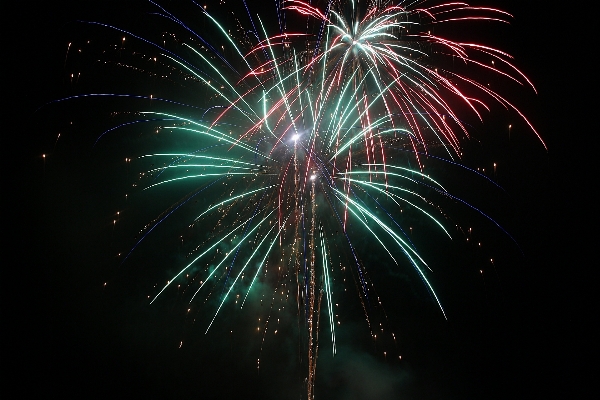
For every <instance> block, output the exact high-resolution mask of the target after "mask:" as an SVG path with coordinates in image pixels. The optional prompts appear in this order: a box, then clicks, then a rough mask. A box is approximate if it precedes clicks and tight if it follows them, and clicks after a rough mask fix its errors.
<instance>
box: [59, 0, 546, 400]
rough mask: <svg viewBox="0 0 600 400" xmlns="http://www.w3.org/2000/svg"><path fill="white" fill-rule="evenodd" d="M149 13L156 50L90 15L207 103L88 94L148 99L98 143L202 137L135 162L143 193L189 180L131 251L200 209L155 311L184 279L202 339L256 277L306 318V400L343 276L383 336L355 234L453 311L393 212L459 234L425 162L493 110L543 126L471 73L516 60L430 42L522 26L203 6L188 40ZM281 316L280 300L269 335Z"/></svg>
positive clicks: (467, 16) (476, 47) (365, 11)
mask: <svg viewBox="0 0 600 400" xmlns="http://www.w3.org/2000/svg"><path fill="white" fill-rule="evenodd" d="M151 3H152V4H153V5H154V6H155V7H156V11H157V14H158V15H159V17H161V18H163V19H164V20H167V21H168V24H169V26H172V27H173V28H174V30H176V31H177V32H178V34H177V35H175V34H172V35H166V36H165V35H164V34H163V37H162V40H151V39H147V38H144V37H142V36H141V35H137V34H135V32H128V31H125V30H123V29H121V28H119V27H113V26H110V25H105V24H101V23H95V22H88V23H89V24H91V25H100V26H102V27H103V28H106V29H109V30H115V31H116V32H118V33H119V34H123V35H125V36H127V37H130V38H132V39H133V40H135V41H137V42H138V43H139V44H140V45H141V46H142V47H144V48H147V49H148V51H149V52H152V53H154V54H155V55H154V56H141V57H138V58H137V59H134V60H133V61H132V62H121V61H119V62H116V63H115V64H116V65H117V66H118V67H119V68H122V69H127V70H133V71H135V72H136V73H138V74H140V75H144V74H146V75H149V76H151V77H152V78H156V77H158V78H160V79H162V80H163V81H167V82H173V83H175V86H177V85H183V86H186V87H193V88H195V90H196V93H197V94H199V95H197V98H196V99H194V100H193V101H184V100H182V99H174V98H173V97H167V96H165V97H164V98H163V97H157V96H152V95H149V96H147V95H140V94H127V95H124V94H116V93H115V94H105V93H98V94H87V95H84V96H86V97H105V96H110V97H117V98H119V97H124V98H125V99H129V101H131V102H132V104H138V103H142V102H143V101H151V104H152V106H151V107H148V108H147V109H143V110H137V111H136V112H132V113H130V114H128V115H127V117H128V119H127V120H126V121H124V122H122V123H121V124H118V125H117V126H114V127H112V128H111V129H109V130H107V131H106V132H104V133H102V134H101V135H100V137H104V136H106V135H108V134H111V135H112V134H114V133H115V132H117V131H119V130H125V129H127V127H130V126H132V125H135V126H144V127H148V128H147V129H148V130H150V131H154V132H155V133H156V134H160V135H172V136H173V137H175V135H179V136H181V137H184V138H186V139H190V140H191V141H192V142H193V143H194V147H193V148H183V149H179V150H178V151H161V152H156V153H148V154H143V155H141V156H139V157H138V158H137V160H138V161H139V162H140V163H142V165H147V164H148V163H152V166H151V167H149V168H148V169H147V170H146V171H144V172H143V173H141V174H140V176H139V180H138V181H137V182H136V186H137V187H141V188H143V192H144V193H148V195H149V196H152V193H153V192H156V191H160V190H163V191H164V190H168V189H166V188H169V187H180V186H181V185H187V187H189V190H188V193H189V194H188V195H187V196H186V197H184V198H182V199H178V200H175V201H174V202H173V205H172V206H171V207H170V208H169V209H168V210H166V211H165V212H164V213H163V214H161V215H160V216H158V217H157V218H155V219H154V220H153V221H151V222H149V223H148V224H147V225H146V226H145V227H144V228H143V229H142V230H141V232H140V235H139V237H140V238H141V239H139V240H138V242H137V243H136V245H135V246H133V248H132V249H131V251H130V252H129V253H128V254H127V255H126V257H124V258H125V259H127V257H129V254H131V253H132V252H133V251H134V250H135V248H136V247H137V246H138V245H139V244H140V243H141V242H142V241H143V240H144V238H146V237H147V235H148V234H149V233H150V232H152V231H153V230H154V229H155V228H156V227H157V226H159V225H160V224H161V223H164V222H166V221H168V220H169V217H170V216H171V215H173V214H174V213H176V212H177V211H178V210H179V209H180V208H182V206H183V205H185V204H187V203H188V202H189V200H190V199H192V198H200V197H202V198H204V199H206V200H207V202H206V203H205V205H204V206H203V208H202V209H198V210H197V212H196V215H195V217H194V218H193V220H191V221H190V223H189V227H190V229H196V230H201V231H202V232H201V234H199V235H198V236H199V237H200V239H198V242H197V243H196V246H195V247H194V248H193V249H192V250H191V251H190V252H189V254H188V255H187V257H188V259H189V260H190V261H188V262H187V263H186V264H185V265H182V266H181V267H180V268H179V269H178V272H177V273H176V274H174V275H173V276H170V277H169V278H168V282H167V283H166V284H165V285H164V286H163V287H160V288H158V290H157V292H156V293H155V295H154V297H153V298H151V303H154V302H156V301H159V299H160V298H161V297H162V296H164V295H165V294H166V293H168V292H169V289H170V288H172V287H173V286H175V285H176V284H180V283H185V284H186V285H188V288H189V289H188V290H187V291H186V293H189V296H188V299H189V301H190V303H191V302H194V301H204V302H207V301H208V299H210V301H212V303H210V304H212V305H213V307H214V308H213V309H212V316H211V317H210V318H209V320H210V321H209V323H208V324H207V325H206V331H207V332H208V331H209V330H210V328H211V326H212V325H213V323H215V322H216V321H218V319H219V315H220V313H221V311H222V310H223V307H224V305H225V304H226V303H235V304H236V305H237V306H238V307H240V308H243V307H244V305H245V303H246V300H247V299H248V296H249V294H250V293H251V292H252V291H253V288H255V287H256V286H257V283H258V282H262V283H265V282H266V283H269V284H270V286H271V287H272V288H273V289H272V291H271V292H270V294H269V296H270V297H271V299H270V303H271V304H273V303H275V302H276V301H282V302H284V303H285V304H289V305H290V307H289V308H291V309H295V312H296V316H297V324H298V326H299V327H300V328H301V329H300V331H301V332H303V333H302V334H301V335H302V338H301V342H302V345H301V347H302V348H303V354H305V356H306V360H304V361H302V362H303V363H305V365H306V367H307V379H306V391H307V397H308V399H309V400H310V399H313V398H314V395H315V393H314V383H315V376H316V361H317V355H318V348H319V343H318V333H319V330H320V328H319V324H320V322H321V319H320V316H321V312H322V310H321V309H322V308H324V310H323V311H324V315H326V317H325V319H324V320H325V323H326V324H327V325H328V326H327V328H326V329H327V330H328V331H329V333H330V337H331V345H332V351H333V354H335V352H336V343H335V340H336V339H335V338H336V334H335V328H336V326H337V325H339V321H336V319H337V314H336V309H335V307H336V306H335V298H336V290H335V283H334V281H335V277H336V276H340V274H346V271H349V272H348V273H349V274H351V276H352V278H353V281H354V282H355V283H356V288H357V290H356V291H357V293H358V296H359V299H360V302H361V304H362V308H363V310H364V313H365V318H366V321H367V324H368V325H369V328H370V329H371V332H374V331H375V330H376V329H377V328H376V327H375V326H373V324H372V321H371V314H372V311H373V309H374V308H377V307H379V299H378V297H377V295H376V291H375V289H374V287H373V286H372V283H371V280H370V278H369V274H370V273H377V272H378V271H376V268H375V267H373V266H369V265H366V264H365V263H363V262H362V261H361V254H360V251H359V249H358V246H357V245H356V243H357V242H361V243H363V242H364V241H367V242H368V243H369V246H368V248H370V249H372V251H378V252H380V253H381V254H382V256H386V257H388V258H389V259H390V260H391V261H393V263H395V264H397V265H401V266H406V265H408V266H410V267H411V268H412V269H414V271H415V273H416V275H417V276H418V277H419V278H420V279H421V280H422V281H423V283H424V285H425V287H426V288H427V290H428V291H429V293H430V294H431V296H432V298H433V299H434V300H435V302H436V303H437V305H438V307H439V309H440V310H441V312H442V313H443V315H444V317H445V312H444V309H443V307H442V303H441V301H440V299H439V298H438V296H437V294H436V293H435V291H434V288H433V285H432V284H431V283H430V281H429V267H428V265H427V263H426V262H425V260H424V257H423V256H422V255H421V254H420V252H419V251H418V250H417V248H416V247H415V246H414V245H413V243H412V242H411V240H410V236H409V235H408V234H407V233H406V230H407V228H408V227H407V226H406V224H405V222H404V221H403V219H402V214H401V212H399V211H402V209H403V208H410V209H412V210H416V211H417V212H418V213H420V215H421V216H422V218H423V219H425V220H427V221H430V225H431V226H432V227H434V228H436V229H439V230H441V231H442V232H444V233H445V234H446V235H448V236H450V234H449V233H448V231H447V229H446V228H445V223H444V222H445V219H446V216H445V214H444V212H443V210H442V207H441V206H440V205H439V204H440V203H441V202H443V201H444V200H446V201H447V200H450V201H460V202H462V200H460V199H457V198H456V197H454V196H452V195H451V194H450V193H448V192H447V190H446V189H445V188H444V186H442V184H441V183H440V182H438V181H437V180H436V179H434V178H432V177H430V176H429V175H428V174H425V173H424V172H423V168H424V164H423V158H424V157H425V156H428V155H430V154H431V155H432V156H433V155H434V154H437V155H438V156H442V157H444V158H447V159H448V160H449V161H450V162H452V163H455V162H456V161H457V160H460V157H461V155H462V145H461V142H462V141H463V140H464V139H462V138H463V137H465V138H468V137H469V131H468V129H467V126H468V125H467V124H466V123H465V122H463V120H464V117H463V116H461V117H459V113H460V114H469V115H471V116H474V117H476V118H478V119H482V118H483V115H484V113H486V112H487V111H488V110H489V103H497V104H500V105H501V106H503V107H504V108H506V109H509V110H511V111H512V112H514V113H515V114H517V115H519V116H520V117H521V118H523V120H524V121H525V123H526V124H528V125H529V126H530V127H531V131H532V132H533V134H534V135H538V133H537V132H536V131H535V129H534V128H533V127H532V125H531V124H530V123H529V122H528V121H527V120H526V119H525V117H524V116H523V114H522V113H521V111H519V110H518V109H517V108H516V107H515V106H514V105H513V104H512V103H511V102H509V101H508V100H507V99H506V98H505V97H503V96H502V95H500V94H499V93H497V92H495V91H493V90H491V89H490V88H489V87H487V86H485V85H483V84H481V83H479V82H478V80H476V79H473V78H471V77H469V75H467V74H465V73H463V72H460V71H462V70H464V69H465V68H462V67H469V68H471V69H473V68H474V69H475V70H477V71H481V72H482V73H493V74H495V75H497V76H498V77H500V78H502V79H506V80H507V81H512V82H516V83H517V84H519V85H522V86H529V87H530V88H533V86H532V84H531V82H530V81H529V80H528V79H527V78H526V77H525V75H523V74H522V73H521V72H520V71H519V70H518V69H517V68H516V67H515V66H514V65H513V64H512V61H511V57H510V55H508V54H507V53H505V52H503V51H500V50H497V49H494V48H492V47H488V46H485V45H483V44H476V43H470V42H458V41H453V40H451V39H448V38H446V37H444V36H442V35H440V34H436V33H435V32H436V31H437V30H440V31H443V27H444V26H446V25H452V26H454V25H459V24H468V23H469V22H470V21H477V20H484V21H489V22H499V23H504V22H507V21H508V19H509V18H510V17H511V16H510V15H509V14H508V13H506V12H504V11H501V10H496V9H492V8H485V7H471V6H469V5H467V4H465V3H439V2H427V1H400V2H391V1H367V2H366V3H360V2H358V1H341V0H340V1H329V2H325V1H323V2H314V3H311V2H302V1H297V0H289V1H281V0H276V1H275V4H276V7H275V8H276V11H277V16H278V18H277V24H276V26H275V27H274V26H273V25H274V24H273V21H270V20H263V18H264V17H263V16H262V15H257V14H255V13H254V11H253V10H252V7H251V5H250V4H247V2H245V1H244V2H243V5H244V10H245V11H247V14H246V15H243V16H240V17H239V18H237V17H236V20H235V21H236V27H237V30H235V32H237V33H236V34H234V33H231V29H229V28H228V27H226V26H224V25H221V23H220V22H219V20H218V19H217V18H216V17H214V16H213V15H212V14H211V13H210V12H209V11H210V8H209V9H208V10H207V9H206V7H203V6H200V5H199V4H197V3H195V2H192V3H193V5H194V6H195V7H194V9H195V11H196V12H197V15H198V16H200V18H202V20H203V21H204V22H203V24H205V26H209V27H210V28H209V29H208V30H203V29H196V30H195V29H194V28H193V25H188V24H187V22H184V21H183V20H182V19H179V17H178V16H176V15H174V14H172V13H171V12H170V11H169V10H168V9H167V8H166V7H163V6H161V5H159V4H157V3H154V2H151ZM429 3H431V4H429ZM242 21H244V22H242ZM245 25H247V26H245ZM296 27H299V28H298V29H297V30H296ZM197 32H203V33H197ZM205 32H210V35H208V34H206V33H205ZM274 32H275V33H274ZM124 40H125V39H123V42H124ZM70 47H71V44H69V48H70ZM490 59H491V60H493V62H492V63H491V64H490V63H489V60H490ZM135 60H138V61H137V64H136V63H135V62H134V61H135ZM484 60H485V62H484ZM66 63H67V62H66V61H65V64H66ZM456 64H459V65H460V66H461V68H454V66H455V65H456ZM155 71H160V72H155ZM73 97H81V96H73ZM461 118H462V119H461ZM538 137H539V135H538ZM540 140H541V139H540ZM542 143H543V142H542ZM544 146H545V145H544ZM475 210H476V209H475ZM486 217H487V216H486ZM361 247H363V246H362V245H361ZM261 286H262V285H261ZM200 299H203V300H200ZM208 308H210V307H209V306H208V305H207V309H208ZM271 318H276V317H275V311H274V308H273V307H272V308H271V311H270V314H269V315H268V317H267V319H266V322H264V328H263V330H264V334H263V338H264V336H266V332H267V327H268V323H269V320H270V319H271ZM302 357H304V356H302ZM259 365H260V364H259Z"/></svg>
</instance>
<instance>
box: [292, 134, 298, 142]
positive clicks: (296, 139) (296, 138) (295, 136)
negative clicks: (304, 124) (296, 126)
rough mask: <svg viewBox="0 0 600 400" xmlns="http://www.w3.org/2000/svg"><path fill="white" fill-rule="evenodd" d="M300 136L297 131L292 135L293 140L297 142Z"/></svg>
mask: <svg viewBox="0 0 600 400" xmlns="http://www.w3.org/2000/svg"><path fill="white" fill-rule="evenodd" d="M299 138H300V135H298V134H297V133H296V134H295V135H294V136H292V140H293V141H294V142H297V141H298V139H299Z"/></svg>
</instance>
